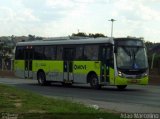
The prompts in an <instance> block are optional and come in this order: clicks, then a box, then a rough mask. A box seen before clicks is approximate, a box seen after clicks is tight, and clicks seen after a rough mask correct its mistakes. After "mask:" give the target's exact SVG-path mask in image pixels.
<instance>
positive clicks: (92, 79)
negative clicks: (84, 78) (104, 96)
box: [90, 74, 101, 89]
mask: <svg viewBox="0 0 160 119" xmlns="http://www.w3.org/2000/svg"><path fill="white" fill-rule="evenodd" d="M90 85H91V87H92V88H94V89H101V85H99V83H98V77H97V75H96V74H92V75H91V76H90Z"/></svg>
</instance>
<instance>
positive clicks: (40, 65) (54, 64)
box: [33, 60, 63, 81]
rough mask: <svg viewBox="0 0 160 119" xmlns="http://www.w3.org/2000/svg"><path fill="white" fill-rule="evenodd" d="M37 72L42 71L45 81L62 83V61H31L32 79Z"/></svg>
mask: <svg viewBox="0 0 160 119" xmlns="http://www.w3.org/2000/svg"><path fill="white" fill-rule="evenodd" d="M39 70H43V71H44V72H45V75H46V80H50V81H51V80H52V81H63V61H56V60H55V61H45V60H33V72H34V78H36V75H37V73H38V71H39Z"/></svg>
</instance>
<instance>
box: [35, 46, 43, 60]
mask: <svg viewBox="0 0 160 119" xmlns="http://www.w3.org/2000/svg"><path fill="white" fill-rule="evenodd" d="M43 51H44V47H43V46H35V48H34V59H36V60H43V59H44V58H45V56H44V52H43Z"/></svg>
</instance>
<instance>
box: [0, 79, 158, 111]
mask: <svg viewBox="0 0 160 119" xmlns="http://www.w3.org/2000/svg"><path fill="white" fill-rule="evenodd" d="M0 83H2V84H7V85H12V86H16V87H18V88H22V89H27V90H30V91H33V92H36V93H39V94H42V95H45V96H49V97H54V98H62V99H67V100H72V101H76V102H77V101H78V102H81V103H84V104H86V105H89V106H93V107H100V108H104V109H107V110H108V111H117V112H124V113H126V112H127V113H160V86H151V85H148V86H128V87H127V89H126V90H124V91H119V90H117V88H116V87H113V86H112V87H111V86H108V87H104V88H102V89H101V90H94V89H91V88H90V87H89V86H88V85H79V84H74V85H73V86H71V87H64V86H62V85H61V84H52V85H50V86H39V85H38V84H37V81H36V80H29V79H11V78H0Z"/></svg>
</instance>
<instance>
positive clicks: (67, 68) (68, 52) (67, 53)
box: [63, 48, 75, 83]
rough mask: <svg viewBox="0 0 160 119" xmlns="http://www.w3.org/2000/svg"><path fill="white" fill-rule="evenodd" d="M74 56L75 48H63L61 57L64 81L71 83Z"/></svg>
mask: <svg viewBox="0 0 160 119" xmlns="http://www.w3.org/2000/svg"><path fill="white" fill-rule="evenodd" d="M74 56H75V49H73V48H64V52H63V59H64V66H63V67H64V75H63V76H64V78H63V79H64V82H66V83H72V82H73V80H74V79H73V78H74V76H73V59H74Z"/></svg>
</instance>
